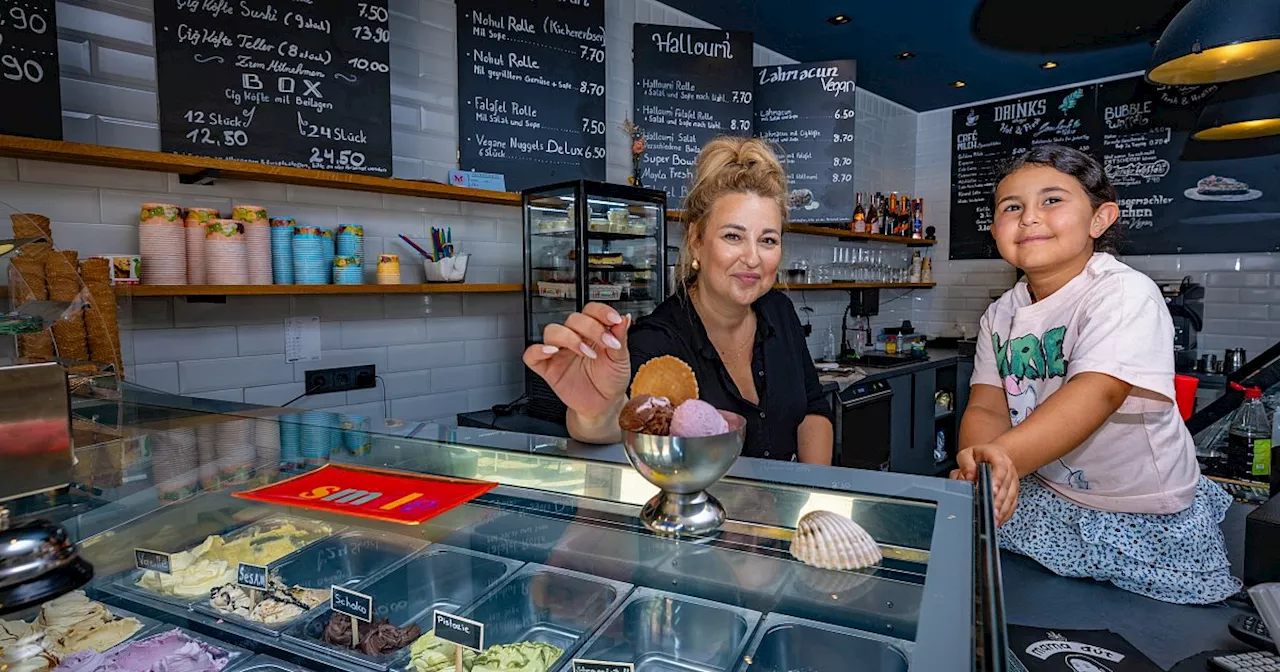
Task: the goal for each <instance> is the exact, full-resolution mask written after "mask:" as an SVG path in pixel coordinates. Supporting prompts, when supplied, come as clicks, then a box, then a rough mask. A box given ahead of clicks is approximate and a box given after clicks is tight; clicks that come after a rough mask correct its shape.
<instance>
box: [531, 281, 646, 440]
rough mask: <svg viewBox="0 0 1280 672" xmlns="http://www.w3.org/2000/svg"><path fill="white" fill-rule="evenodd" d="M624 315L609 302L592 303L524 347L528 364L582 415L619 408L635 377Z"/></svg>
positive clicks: (600, 414) (588, 416) (601, 412)
mask: <svg viewBox="0 0 1280 672" xmlns="http://www.w3.org/2000/svg"><path fill="white" fill-rule="evenodd" d="M630 328H631V316H630V315H627V316H626V317H623V316H622V315H619V314H618V312H617V311H616V310H614V309H613V308H610V307H609V306H606V305H604V304H603V303H588V304H587V305H586V306H584V307H583V309H582V312H581V313H573V314H571V315H569V317H568V318H567V319H565V321H564V324H549V325H547V327H546V328H545V329H543V330H542V343H540V344H535V345H531V346H529V348H528V349H527V350H525V351H524V363H525V365H527V366H528V367H529V368H530V369H533V372H534V373H536V374H538V375H539V376H542V378H543V379H544V380H546V381H547V384H548V385H550V386H551V389H552V390H553V391H554V392H555V393H556V396H558V397H560V401H563V402H564V404H565V406H568V407H569V408H570V409H572V410H573V411H574V412H575V413H577V414H578V415H579V416H582V417H585V418H595V417H599V416H602V415H605V414H609V413H616V412H617V409H618V400H619V399H620V398H622V397H623V396H624V395H625V394H626V392H627V384H628V383H630V382H631V355H630V353H628V351H627V330H628V329H630Z"/></svg>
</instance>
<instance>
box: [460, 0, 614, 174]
mask: <svg viewBox="0 0 1280 672" xmlns="http://www.w3.org/2000/svg"><path fill="white" fill-rule="evenodd" d="M604 83H605V69H604V2H563V1H562V0H526V1H525V2H511V1H510V0H458V101H459V102H458V109H459V113H458V134H459V137H460V138H461V139H462V142H461V148H460V156H459V167H460V168H462V169H463V170H479V171H485V172H493V173H502V174H504V175H505V176H506V186H507V189H508V190H511V191H518V190H520V189H524V188H526V187H533V186H538V185H541V184H548V183H550V182H560V181H564V180H576V179H590V180H604V178H605V132H606V130H607V129H606V126H605V108H604V105H605V99H604Z"/></svg>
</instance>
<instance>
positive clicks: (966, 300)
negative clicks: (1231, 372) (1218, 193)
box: [912, 110, 1280, 357]
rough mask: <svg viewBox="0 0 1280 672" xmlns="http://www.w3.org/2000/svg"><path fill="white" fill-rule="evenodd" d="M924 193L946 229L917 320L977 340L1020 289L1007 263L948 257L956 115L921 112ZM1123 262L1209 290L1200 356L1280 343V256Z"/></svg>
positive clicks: (918, 301)
mask: <svg viewBox="0 0 1280 672" xmlns="http://www.w3.org/2000/svg"><path fill="white" fill-rule="evenodd" d="M916 150H917V151H916V162H915V166H916V191H917V192H918V193H919V194H920V195H921V196H923V197H924V198H925V203H926V204H927V208H926V210H925V214H926V217H927V220H928V221H927V223H928V224H931V225H933V226H936V227H937V228H938V245H937V246H936V247H935V253H934V257H933V260H934V273H933V275H934V279H935V280H936V281H937V282H938V287H937V288H936V289H934V290H933V291H931V292H919V293H918V295H917V296H916V297H915V299H914V301H913V303H912V311H913V312H912V321H913V323H915V324H917V326H919V327H923V328H924V330H925V331H927V332H928V333H930V334H943V333H946V334H954V333H956V330H957V329H958V328H959V327H963V328H964V329H965V331H966V333H968V334H969V335H974V334H976V333H977V330H978V320H979V318H981V317H982V312H983V311H984V310H986V308H987V306H988V305H989V304H990V303H991V299H992V298H993V297H994V296H998V295H999V294H1000V293H1001V292H1003V291H1004V290H1006V289H1008V288H1009V287H1011V286H1012V285H1013V282H1014V272H1013V269H1012V267H1010V266H1009V265H1008V264H1006V263H1004V262H1003V261H1000V260H994V261H987V260H954V261H952V260H948V258H947V257H948V256H949V253H950V244H949V240H950V217H951V212H950V208H949V207H948V204H949V202H950V192H951V110H935V111H932V112H925V113H922V114H920V115H918V132H917V140H916ZM1122 261H1124V262H1125V263H1127V264H1129V265H1130V266H1133V267H1134V268H1136V269H1138V270H1140V271H1142V272H1144V273H1146V274H1147V275H1149V276H1151V277H1152V278H1153V279H1155V280H1157V281H1161V282H1163V281H1177V280H1180V279H1182V278H1184V277H1188V276H1189V277H1190V278H1191V279H1192V281H1194V282H1197V283H1200V284H1201V285H1204V286H1205V288H1206V295H1205V315H1204V317H1205V320H1204V329H1203V330H1202V331H1201V332H1200V344H1199V345H1200V352H1202V353H1205V352H1212V353H1217V354H1218V356H1219V357H1221V356H1222V351H1223V350H1225V349H1226V348H1239V347H1242V348H1245V349H1246V351H1247V352H1248V353H1249V354H1250V355H1251V356H1252V355H1256V354H1261V352H1262V351H1263V350H1265V349H1267V348H1268V347H1270V346H1272V345H1274V344H1275V343H1276V340H1277V339H1280V254H1275V253H1265V252H1264V253H1253V254H1187V255H1158V256H1127V257H1123V258H1122Z"/></svg>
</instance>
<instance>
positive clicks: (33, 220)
mask: <svg viewBox="0 0 1280 672" xmlns="http://www.w3.org/2000/svg"><path fill="white" fill-rule="evenodd" d="M9 221H11V222H13V237H14V238H44V239H46V242H43V243H31V244H30V245H27V246H26V247H23V248H22V250H20V251H19V254H21V255H22V256H24V257H31V258H32V259H39V260H43V259H44V258H45V257H46V256H48V254H49V252H51V251H52V250H53V245H52V243H53V226H52V224H51V223H50V222H49V218H48V217H45V216H44V215H37V214H33V213H14V214H12V215H9Z"/></svg>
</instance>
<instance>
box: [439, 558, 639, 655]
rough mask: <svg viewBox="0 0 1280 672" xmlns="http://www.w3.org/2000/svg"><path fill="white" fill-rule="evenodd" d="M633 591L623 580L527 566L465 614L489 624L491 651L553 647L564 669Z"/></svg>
mask: <svg viewBox="0 0 1280 672" xmlns="http://www.w3.org/2000/svg"><path fill="white" fill-rule="evenodd" d="M630 591H631V584H628V583H623V582H621V581H610V580H608V579H601V578H597V577H594V576H590V575H588V574H582V573H579V572H571V571H569V570H565V569H558V568H555V567H547V566H543V565H525V567H524V568H523V569H521V570H520V571H519V572H517V573H516V574H515V576H513V577H511V579H510V580H509V581H507V582H506V583H504V584H502V585H501V586H499V587H498V588H497V589H496V590H494V591H493V592H492V593H490V594H489V595H488V596H486V597H485V598H484V599H482V600H480V601H479V602H478V603H476V604H475V605H474V606H472V607H470V608H468V609H465V610H464V611H463V612H462V614H461V615H462V616H465V617H467V618H470V619H473V620H477V621H480V622H481V623H484V624H485V632H484V637H485V645H486V646H492V645H494V644H514V643H516V642H542V643H544V644H551V645H553V646H558V647H560V648H561V649H563V650H564V653H563V654H561V656H560V658H559V659H558V661H557V662H556V664H559V663H560V662H564V661H567V660H570V659H572V658H573V657H574V656H575V655H576V652H577V650H578V647H579V646H580V645H581V644H582V642H583V641H585V639H586V637H587V636H588V635H590V634H591V633H592V632H593V631H594V630H595V629H596V628H597V627H598V626H599V625H600V623H601V622H602V621H603V620H604V619H605V617H607V616H608V615H609V614H610V613H611V612H612V611H613V610H614V608H615V607H616V606H617V605H618V604H619V603H621V602H622V600H623V598H625V597H626V596H627V594H628V593H629V592H630ZM554 666H555V665H553V666H552V667H553V668H554Z"/></svg>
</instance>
